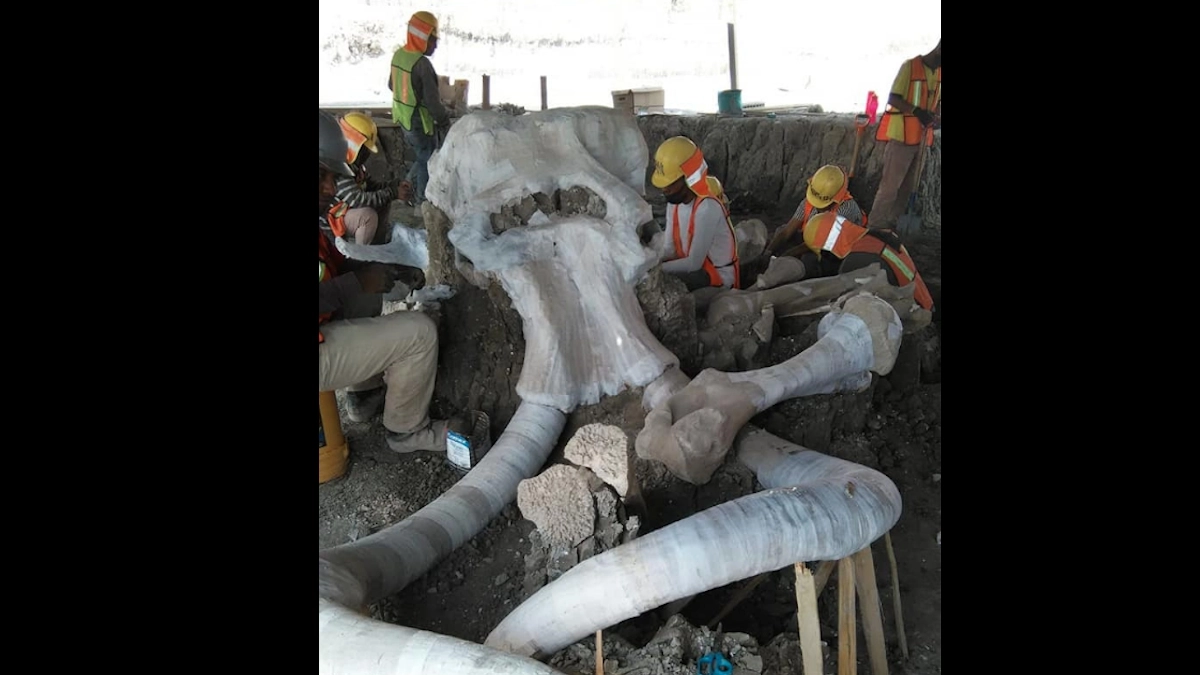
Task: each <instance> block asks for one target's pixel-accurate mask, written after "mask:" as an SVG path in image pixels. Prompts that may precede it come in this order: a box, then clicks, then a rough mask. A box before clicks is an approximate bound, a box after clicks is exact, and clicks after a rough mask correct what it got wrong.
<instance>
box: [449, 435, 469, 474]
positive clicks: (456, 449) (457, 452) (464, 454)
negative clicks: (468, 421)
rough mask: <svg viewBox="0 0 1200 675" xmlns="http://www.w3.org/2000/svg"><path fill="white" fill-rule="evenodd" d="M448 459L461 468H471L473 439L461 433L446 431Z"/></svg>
mask: <svg viewBox="0 0 1200 675" xmlns="http://www.w3.org/2000/svg"><path fill="white" fill-rule="evenodd" d="M446 459H448V460H450V463H451V464H453V465H454V466H457V467H459V468H460V469H468V470H469V469H470V468H471V441H469V440H467V437H466V436H463V435H462V434H460V433H456V432H454V431H450V432H447V433H446Z"/></svg>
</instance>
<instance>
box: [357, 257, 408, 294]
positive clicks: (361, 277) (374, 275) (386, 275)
mask: <svg viewBox="0 0 1200 675" xmlns="http://www.w3.org/2000/svg"><path fill="white" fill-rule="evenodd" d="M399 273H400V270H399V269H397V268H396V267H395V266H394V265H386V264H384V263H377V262H372V263H367V264H366V265H363V266H362V267H360V268H359V269H357V270H354V276H356V277H358V284H359V285H360V286H362V289H363V293H387V292H388V291H390V290H392V287H393V286H395V285H396V277H397V276H398V275H399Z"/></svg>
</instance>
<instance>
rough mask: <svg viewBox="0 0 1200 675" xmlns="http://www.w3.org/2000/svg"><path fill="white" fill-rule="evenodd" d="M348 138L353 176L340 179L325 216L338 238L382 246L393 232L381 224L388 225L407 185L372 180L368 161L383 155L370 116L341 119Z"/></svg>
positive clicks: (357, 113) (341, 124)
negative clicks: (380, 227) (392, 207)
mask: <svg viewBox="0 0 1200 675" xmlns="http://www.w3.org/2000/svg"><path fill="white" fill-rule="evenodd" d="M338 126H339V127H341V130H342V136H343V137H344V138H345V139H346V163H347V164H348V165H349V166H350V169H351V170H352V171H353V175H352V176H340V177H338V179H337V193H336V195H335V199H334V202H333V204H332V207H331V208H330V209H329V210H328V212H327V213H326V214H325V218H324V220H325V224H326V225H327V226H328V227H329V230H330V232H331V233H332V234H333V235H334V236H335V237H347V236H352V237H354V243H356V244H362V245H367V244H381V243H386V242H387V241H388V240H389V239H390V236H389V235H390V233H389V232H380V231H379V223H380V221H381V220H382V221H383V222H387V211H388V209H389V208H390V207H391V205H392V201H393V200H395V199H397V198H404V197H405V196H406V195H405V186H403V184H401V185H387V184H385V183H383V182H381V181H378V180H374V179H372V178H371V177H370V175H369V173H368V172H367V169H366V162H367V159H368V157H369V156H370V155H373V154H375V153H378V152H379V149H380V145H379V127H378V126H377V125H376V124H375V120H373V119H371V116H370V115H367V114H365V113H361V112H350V113H346V114H345V115H343V116H342V117H341V118H339V119H338Z"/></svg>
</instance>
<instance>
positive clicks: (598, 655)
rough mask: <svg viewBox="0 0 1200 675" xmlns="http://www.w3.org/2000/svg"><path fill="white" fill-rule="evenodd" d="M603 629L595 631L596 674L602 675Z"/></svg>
mask: <svg viewBox="0 0 1200 675" xmlns="http://www.w3.org/2000/svg"><path fill="white" fill-rule="evenodd" d="M603 632H604V631H603V630H598V631H596V675H604V638H603V637H602V633H603Z"/></svg>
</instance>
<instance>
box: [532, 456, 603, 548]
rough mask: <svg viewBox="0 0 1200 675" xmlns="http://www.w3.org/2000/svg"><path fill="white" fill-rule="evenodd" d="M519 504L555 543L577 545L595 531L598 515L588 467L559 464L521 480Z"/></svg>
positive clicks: (565, 545) (553, 543)
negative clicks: (590, 486)
mask: <svg viewBox="0 0 1200 675" xmlns="http://www.w3.org/2000/svg"><path fill="white" fill-rule="evenodd" d="M517 508H519V509H521V515H522V516H524V517H525V518H526V519H528V520H531V521H533V524H534V525H536V526H537V528H538V530H539V531H541V533H542V536H543V537H545V539H546V541H548V542H550V543H551V544H552V545H554V546H564V547H568V548H569V547H572V546H575V545H577V544H579V542H581V541H583V540H584V539H586V538H588V537H590V536H592V532H593V531H594V526H595V519H596V516H595V508H594V507H593V506H592V492H591V490H589V489H588V478H587V470H586V469H581V468H579V467H576V466H570V465H569V464H555V465H554V466H552V467H550V468H549V469H546V470H545V471H543V472H542V473H541V474H540V475H537V476H534V477H533V478H527V479H525V480H523V481H521V482H520V483H519V484H518V485H517Z"/></svg>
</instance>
